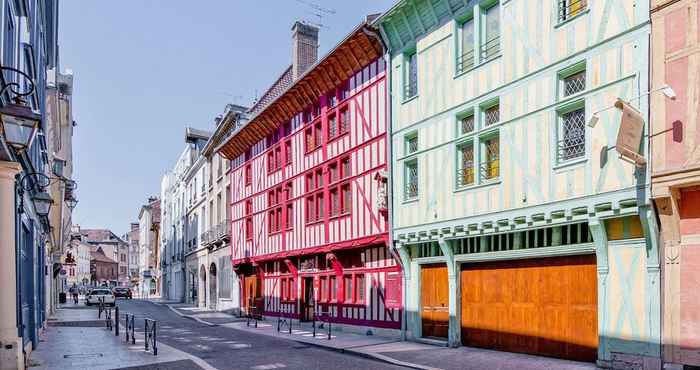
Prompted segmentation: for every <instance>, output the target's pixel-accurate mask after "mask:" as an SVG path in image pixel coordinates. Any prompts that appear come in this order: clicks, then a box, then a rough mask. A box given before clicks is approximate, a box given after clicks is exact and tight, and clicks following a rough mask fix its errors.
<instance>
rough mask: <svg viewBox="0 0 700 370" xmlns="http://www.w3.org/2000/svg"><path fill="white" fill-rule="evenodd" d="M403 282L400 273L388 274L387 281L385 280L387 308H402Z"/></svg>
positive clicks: (392, 272)
mask: <svg viewBox="0 0 700 370" xmlns="http://www.w3.org/2000/svg"><path fill="white" fill-rule="evenodd" d="M401 280H402V276H401V272H400V271H391V272H387V273H386V279H385V280H384V305H385V306H386V308H399V309H400V308H402V306H403V305H402V303H403V302H402V300H401V285H402V284H401Z"/></svg>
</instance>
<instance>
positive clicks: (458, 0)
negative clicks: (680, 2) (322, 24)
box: [378, 0, 660, 368]
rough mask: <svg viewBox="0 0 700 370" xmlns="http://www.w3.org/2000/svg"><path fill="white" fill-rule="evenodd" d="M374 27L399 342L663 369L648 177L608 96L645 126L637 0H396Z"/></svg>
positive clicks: (644, 22)
mask: <svg viewBox="0 0 700 370" xmlns="http://www.w3.org/2000/svg"><path fill="white" fill-rule="evenodd" d="M378 24H379V25H380V30H381V32H382V35H383V37H384V39H385V41H386V43H387V47H388V48H389V53H390V61H391V63H390V67H389V68H387V69H388V70H390V71H391V81H390V83H389V85H390V89H391V131H390V132H391V136H392V137H391V141H392V145H391V148H392V151H391V152H392V163H391V168H392V176H391V177H392V189H393V197H392V198H393V201H392V205H393V208H392V234H393V239H394V240H395V241H396V246H397V251H398V253H399V254H400V256H401V260H402V264H403V266H404V274H405V277H406V282H405V283H406V284H405V289H404V292H405V300H406V303H405V305H404V307H405V309H406V311H407V319H406V325H407V332H406V335H407V337H408V338H425V337H431V338H439V339H442V340H444V341H445V342H449V343H450V344H451V345H453V346H458V345H465V346H473V347H485V348H490V349H497V350H504V351H511V352H525V353H531V354H538V355H545V356H552V357H560V358H567V359H575V360H585V361H591V362H593V361H597V362H598V363H599V364H600V365H601V366H604V367H609V366H611V365H612V364H613V363H615V364H619V363H622V362H625V363H635V364H642V363H643V364H653V363H655V362H656V363H658V360H659V353H660V323H659V307H660V303H659V288H660V284H659V258H658V247H657V239H658V231H657V228H656V216H655V215H654V212H653V207H652V206H651V201H650V197H649V194H650V192H649V190H650V187H649V184H650V178H649V172H648V171H647V167H646V166H645V165H644V164H642V163H640V162H639V161H638V162H637V165H636V166H635V164H634V163H630V161H629V160H626V158H624V157H621V156H620V155H619V154H618V153H619V152H621V150H622V149H623V148H621V147H617V148H615V147H616V140H617V137H618V127H620V120H621V116H622V115H621V112H620V110H619V109H617V108H615V107H614V106H613V103H615V101H616V100H617V99H618V98H619V99H620V100H621V101H624V102H625V103H624V104H629V105H631V106H633V107H634V108H630V110H629V111H636V113H634V114H635V115H636V116H635V117H637V119H638V121H637V122H638V123H639V122H646V121H647V116H648V86H649V79H648V71H649V68H648V53H649V31H650V23H649V4H648V2H644V1H631V0H630V1H615V0H600V1H586V0H545V1H529V0H469V1H462V0H430V1H428V0H402V1H399V2H397V4H396V5H395V6H394V7H393V8H392V9H390V10H389V11H388V12H387V13H385V14H384V15H382V17H381V18H380V19H379V20H378ZM619 104H621V106H623V105H622V103H619ZM625 109H627V108H625ZM642 126H643V125H642V124H640V125H638V126H636V127H639V131H638V132H639V137H642V132H641V130H642ZM644 129H645V130H646V128H644ZM647 144H648V140H647V139H646V137H644V138H642V139H641V143H639V142H638V143H637V145H636V146H637V147H638V148H637V147H635V148H633V149H634V150H637V149H639V150H641V155H645V156H646V155H647V153H648V151H647ZM630 366H632V365H630ZM634 366H635V367H636V366H638V365H634ZM639 368H647V367H646V365H643V366H642V365H639Z"/></svg>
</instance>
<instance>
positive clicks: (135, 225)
mask: <svg viewBox="0 0 700 370" xmlns="http://www.w3.org/2000/svg"><path fill="white" fill-rule="evenodd" d="M138 229H139V223H138V222H132V223H131V231H137V230H138Z"/></svg>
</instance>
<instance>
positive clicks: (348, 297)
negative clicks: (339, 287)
mask: <svg viewBox="0 0 700 370" xmlns="http://www.w3.org/2000/svg"><path fill="white" fill-rule="evenodd" d="M343 283H344V284H345V286H344V287H343V288H344V290H345V292H344V295H343V301H344V302H345V303H352V302H354V297H353V296H352V293H353V290H352V275H345V276H343Z"/></svg>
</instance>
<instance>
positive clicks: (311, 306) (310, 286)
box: [301, 277, 316, 321]
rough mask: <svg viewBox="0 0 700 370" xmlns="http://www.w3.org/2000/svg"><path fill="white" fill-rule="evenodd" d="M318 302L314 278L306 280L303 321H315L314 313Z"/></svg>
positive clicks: (302, 311) (302, 304)
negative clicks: (315, 296) (315, 297)
mask: <svg viewBox="0 0 700 370" xmlns="http://www.w3.org/2000/svg"><path fill="white" fill-rule="evenodd" d="M315 306H316V300H315V299H314V278H313V277H306V278H304V295H303V301H302V302H301V320H302V321H312V320H313V319H314V311H315V309H316V307H315Z"/></svg>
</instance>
